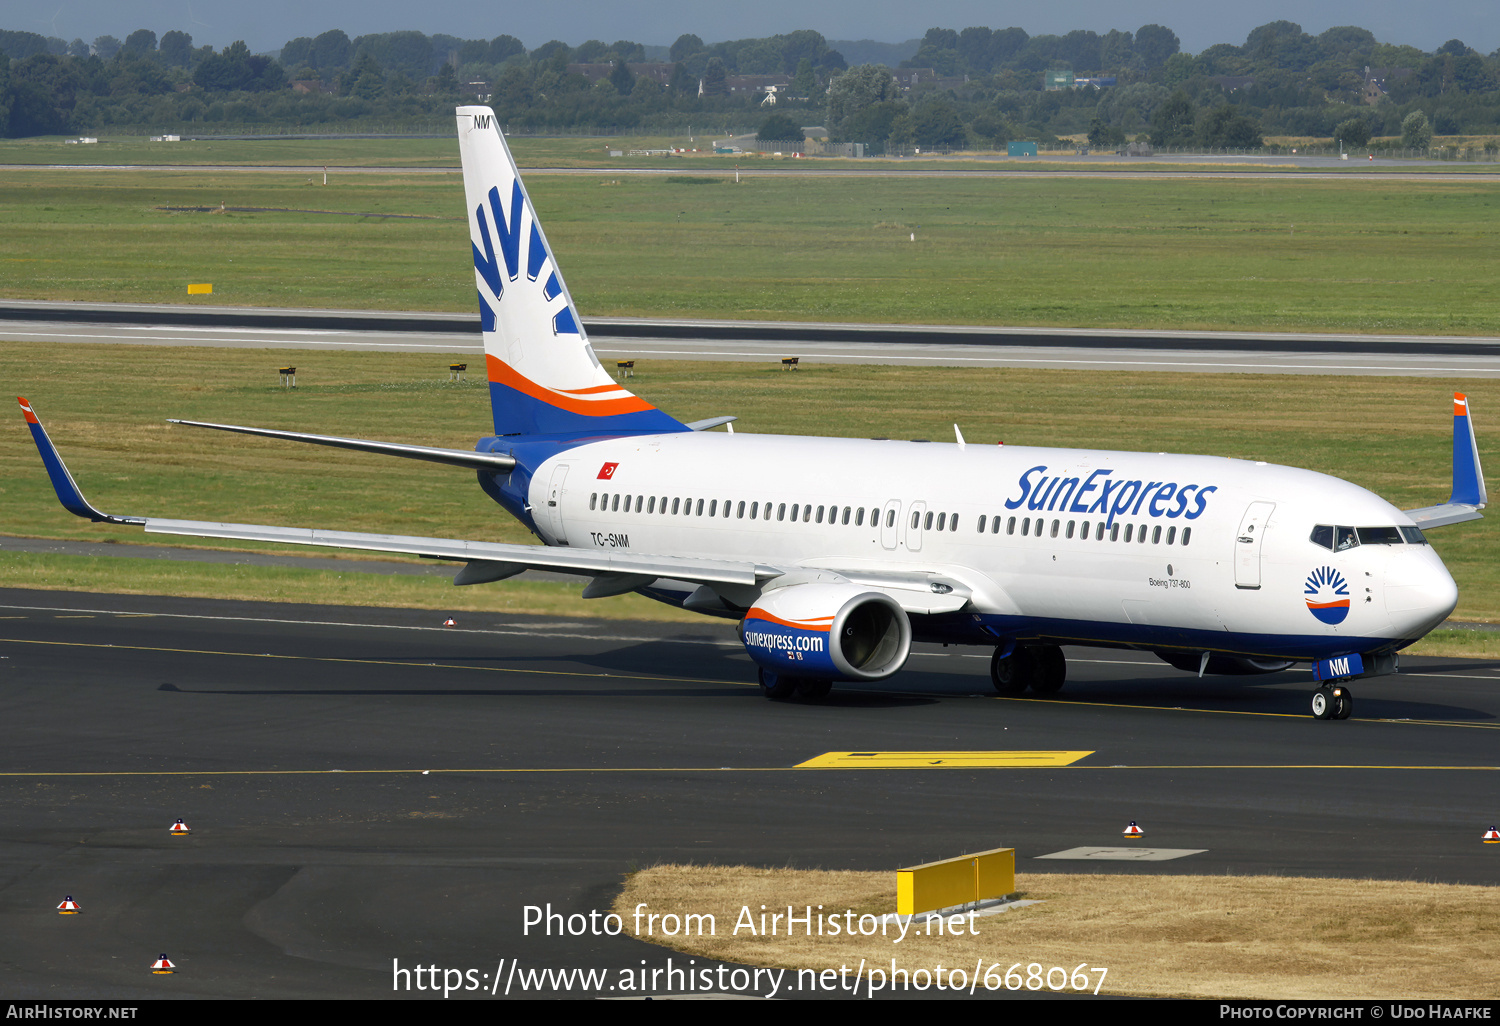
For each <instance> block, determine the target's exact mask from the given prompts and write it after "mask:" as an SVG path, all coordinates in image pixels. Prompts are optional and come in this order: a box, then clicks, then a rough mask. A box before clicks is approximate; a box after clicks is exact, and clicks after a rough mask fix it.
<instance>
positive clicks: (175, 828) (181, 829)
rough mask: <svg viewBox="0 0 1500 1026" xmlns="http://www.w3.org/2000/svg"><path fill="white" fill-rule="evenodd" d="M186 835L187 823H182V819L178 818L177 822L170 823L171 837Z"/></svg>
mask: <svg viewBox="0 0 1500 1026" xmlns="http://www.w3.org/2000/svg"><path fill="white" fill-rule="evenodd" d="M187 835H188V825H187V824H186V823H184V822H183V821H182V820H180V819H179V820H178V821H177V822H175V823H173V824H172V836H173V837H186V836H187Z"/></svg>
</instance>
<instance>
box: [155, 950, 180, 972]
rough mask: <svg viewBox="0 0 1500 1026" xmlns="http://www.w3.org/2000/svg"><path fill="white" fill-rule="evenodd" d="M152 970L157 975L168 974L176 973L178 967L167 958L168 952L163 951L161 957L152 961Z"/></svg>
mask: <svg viewBox="0 0 1500 1026" xmlns="http://www.w3.org/2000/svg"><path fill="white" fill-rule="evenodd" d="M151 971H152V972H153V973H155V974H156V975H157V976H166V975H167V974H168V973H175V972H176V971H177V967H176V966H175V965H173V964H172V963H171V962H169V961H168V960H167V953H166V952H165V951H163V952H162V953H161V957H160V958H158V959H157V960H156V961H155V962H152V963H151Z"/></svg>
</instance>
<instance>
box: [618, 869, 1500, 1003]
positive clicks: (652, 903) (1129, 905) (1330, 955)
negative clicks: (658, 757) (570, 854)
mask: <svg viewBox="0 0 1500 1026" xmlns="http://www.w3.org/2000/svg"><path fill="white" fill-rule="evenodd" d="M1016 884H1017V887H1018V889H1019V890H1020V891H1021V892H1022V894H1023V897H1026V898H1031V899H1041V900H1042V901H1043V902H1044V904H1040V905H1033V906H1030V907H1027V908H1021V909H1016V910H1013V911H1010V912H1006V913H1004V914H1001V915H995V916H988V917H985V918H981V919H978V920H977V925H976V929H977V932H978V936H972V937H970V936H937V935H934V936H930V937H929V936H921V935H917V934H916V932H915V931H913V932H912V933H910V934H908V936H907V937H906V939H905V940H904V941H902V942H901V943H894V936H890V937H884V938H882V937H880V936H878V935H876V936H873V937H858V936H856V937H854V938H852V939H851V938H848V937H845V936H839V937H829V936H824V937H818V936H812V937H806V936H801V935H800V930H801V928H800V927H799V928H798V930H799V935H798V936H793V937H787V936H785V935H784V931H783V934H782V935H781V936H775V937H769V936H750V935H749V934H748V933H747V931H744V930H741V931H740V934H739V936H735V935H734V933H733V928H734V925H735V923H736V921H737V919H738V917H739V915H740V910H741V908H742V907H748V908H749V909H750V910H751V912H752V914H753V915H755V916H757V917H758V916H759V915H760V910H761V906H762V905H765V906H766V907H767V912H768V913H769V912H771V911H775V910H777V909H780V910H781V911H782V912H783V913H784V912H785V909H786V906H787V905H791V906H793V908H794V909H795V910H796V911H797V914H799V915H800V914H802V910H803V909H804V907H805V906H809V905H810V906H812V907H813V910H814V914H816V913H817V911H818V906H819V905H822V906H823V912H824V914H825V915H827V914H832V913H838V914H839V915H841V916H842V914H843V912H844V910H846V909H849V910H853V912H854V913H855V916H856V918H857V917H858V916H859V915H860V914H863V913H866V912H868V913H873V914H882V913H885V912H891V911H894V910H895V875H894V873H890V872H847V871H843V872H839V871H821V870H799V869H759V868H754V867H745V866H680V865H664V866H654V867H652V868H650V869H646V870H643V871H641V872H639V873H635V874H633V875H632V876H631V877H630V878H629V880H628V881H627V882H626V885H625V889H624V890H623V891H622V892H621V894H620V897H619V898H618V899H617V900H616V902H615V911H616V912H618V913H619V914H620V916H621V917H622V918H623V919H624V921H625V928H626V930H627V931H629V930H631V923H632V914H633V912H634V910H635V908H636V905H637V903H639V902H645V903H646V904H647V905H648V907H649V911H651V912H657V913H669V912H675V913H677V914H679V915H685V914H687V913H699V914H702V913H712V914H713V915H714V916H715V935H714V936H711V937H709V936H705V937H701V938H700V937H676V938H670V937H663V936H654V937H647V936H644V935H643V936H642V937H641V939H643V940H650V941H654V942H656V943H660V944H663V945H665V946H667V947H670V948H673V949H675V950H678V951H682V952H686V953H689V954H692V955H695V956H701V957H708V958H715V959H720V960H723V961H732V962H740V963H746V964H751V965H758V966H775V967H783V968H787V969H816V970H824V969H839V968H840V967H849V970H848V971H851V972H852V971H854V968H855V967H857V966H858V965H859V963H860V960H861V959H864V960H865V964H866V965H867V966H879V967H884V968H886V969H887V970H889V967H890V966H891V961H892V959H894V960H895V962H896V965H897V966H898V967H900V968H904V969H907V970H915V969H920V968H926V969H928V970H929V971H933V970H934V969H935V967H936V966H937V965H939V964H941V965H942V966H944V967H945V972H946V971H947V970H949V969H951V968H965V967H966V968H967V971H968V972H970V973H972V972H973V969H974V966H975V964H976V962H978V963H981V964H983V965H984V966H985V968H986V969H988V968H989V967H990V966H991V965H998V966H999V973H1000V974H1002V975H1003V974H1004V973H1005V972H1006V970H1008V969H1009V968H1010V967H1011V966H1012V965H1014V964H1015V963H1017V962H1020V963H1023V965H1022V968H1021V969H1020V973H1022V974H1024V973H1026V971H1027V969H1026V967H1027V966H1028V965H1029V964H1030V963H1033V962H1035V963H1040V964H1041V965H1042V966H1043V967H1048V968H1050V967H1052V966H1061V967H1064V968H1066V969H1067V970H1069V972H1071V971H1072V970H1073V968H1074V967H1076V966H1078V965H1079V964H1080V963H1086V964H1087V965H1088V966H1094V967H1101V966H1102V967H1107V968H1108V969H1109V974H1108V976H1107V977H1106V978H1105V982H1104V987H1103V990H1102V991H1101V993H1109V994H1120V995H1134V996H1141V997H1199V998H1243V999H1253V998H1262V999H1269V998H1288V999H1297V998H1301V999H1312V998H1331V999H1350V998H1484V997H1491V996H1493V994H1494V989H1495V975H1494V967H1495V965H1496V964H1500V888H1493V887H1473V886H1461V885H1455V884H1435V883H1419V882H1411V881H1386V880H1326V879H1308V878H1298V877H1272V876H1263V877H1256V876H1252V877H1228V876H1224V877H1220V876H1155V875H1144V874H1129V875H1123V874H1122V875H1113V874H1061V873H1052V874H1044V873H1026V874H1017V876H1016ZM756 921H757V923H758V922H759V920H758V918H757V920H756ZM815 922H816V920H815ZM1093 978H1094V979H1097V974H1095V976H1094V977H1093Z"/></svg>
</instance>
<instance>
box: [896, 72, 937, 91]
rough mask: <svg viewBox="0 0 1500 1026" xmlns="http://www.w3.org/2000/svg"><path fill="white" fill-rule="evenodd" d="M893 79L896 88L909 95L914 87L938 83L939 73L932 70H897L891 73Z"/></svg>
mask: <svg viewBox="0 0 1500 1026" xmlns="http://www.w3.org/2000/svg"><path fill="white" fill-rule="evenodd" d="M891 78H892V79H893V80H894V81H895V83H896V88H898V89H900V90H901V91H902V92H904V93H909V92H911V89H912V86H917V85H922V84H923V83H933V82H936V81H937V72H936V71H934V70H933V69H931V68H897V69H896V70H895V71H893V72H891Z"/></svg>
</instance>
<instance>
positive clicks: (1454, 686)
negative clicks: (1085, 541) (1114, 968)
mask: <svg viewBox="0 0 1500 1026" xmlns="http://www.w3.org/2000/svg"><path fill="white" fill-rule="evenodd" d="M603 601H608V600H603ZM441 619H442V615H441V614H439V613H433V612H431V611H402V610H382V609H350V608H336V607H314V606H294V605H277V604H257V603H244V602H229V601H223V602H212V601H203V600H197V599H171V598H145V597H126V596H109V595H92V594H84V593H67V592H36V591H15V590H10V591H0V674H3V678H4V680H5V681H6V687H5V689H4V690H3V692H0V722H3V723H4V724H5V725H6V737H7V742H8V743H7V745H6V746H5V747H4V749H3V750H0V810H3V812H0V964H4V965H5V966H6V967H7V980H8V983H9V986H8V988H7V989H8V990H9V991H10V994H9V996H12V997H26V998H42V997H52V998H67V997H73V998H79V997H103V996H110V997H121V998H135V997H146V996H157V995H160V994H163V993H171V994H174V995H194V996H209V995H222V996H240V997H249V996H266V997H270V996H275V997H313V996H346V997H366V998H379V997H385V996H387V995H389V994H390V993H391V991H390V987H391V967H392V959H400V960H401V963H402V964H403V965H407V964H416V963H419V962H420V963H421V964H424V965H425V964H438V965H442V966H451V967H459V968H464V969H467V968H474V969H475V970H477V971H479V972H494V971H495V969H494V966H495V965H496V963H497V960H498V959H500V958H507V959H508V958H520V959H521V960H522V962H523V964H524V965H525V966H527V967H533V968H534V967H557V968H561V967H578V966H585V967H588V966H592V967H603V968H610V967H614V968H630V967H635V966H639V965H640V964H641V960H643V959H644V960H646V961H647V962H648V963H649V964H650V965H652V966H657V965H661V964H664V963H665V959H666V957H667V952H665V951H664V950H663V949H660V948H655V947H650V946H647V945H645V944H643V943H641V942H639V941H635V940H632V939H627V938H623V937H622V938H595V937H587V936H586V937H561V938H560V937H553V938H550V939H549V938H545V937H537V936H531V937H523V936H522V933H521V929H522V909H523V907H524V906H526V905H529V904H535V905H545V904H547V903H551V904H552V906H553V908H554V910H558V911H563V912H565V913H572V912H585V913H586V912H588V911H589V910H590V909H594V908H598V909H603V908H605V907H607V906H608V904H609V902H610V901H611V899H612V897H613V894H614V893H615V890H616V888H617V887H618V886H619V883H620V881H621V878H622V876H623V874H625V873H627V872H629V871H630V870H631V869H632V868H633V867H637V866H644V865H650V864H653V863H656V862H659V861H675V862H716V863H750V864H757V865H794V866H809V867H814V866H815V867H824V868H835V869H846V868H847V869H875V870H894V869H895V868H897V867H898V866H902V865H910V864H913V863H918V862H922V861H926V860H929V859H934V858H939V857H946V856H950V855H955V854H959V853H962V852H964V851H973V850H977V849H982V848H990V847H996V846H1002V845H1003V846H1014V847H1015V848H1016V849H1017V853H1018V869H1019V870H1021V871H1033V872H1035V871H1038V870H1039V869H1044V870H1045V871H1047V872H1090V871H1107V872H1117V871H1127V872H1152V873H1214V874H1218V873H1235V874H1249V873H1256V874H1263V873H1276V874H1292V875H1298V874H1302V875H1315V876H1338V877H1375V878H1384V879H1410V878H1420V879H1424V880H1438V881H1450V882H1459V883H1480V884H1490V885H1493V884H1496V883H1497V882H1500V863H1497V862H1496V860H1495V858H1494V855H1495V852H1494V849H1493V847H1489V846H1485V845H1482V844H1481V843H1480V835H1481V833H1482V832H1483V831H1484V829H1485V828H1486V827H1488V826H1489V825H1490V823H1491V822H1493V821H1494V820H1495V819H1497V818H1500V810H1497V807H1496V800H1495V795H1496V793H1497V791H1496V787H1495V781H1496V773H1497V772H1500V759H1497V757H1496V754H1495V753H1496V751H1497V750H1500V747H1497V744H1496V742H1497V735H1496V731H1497V730H1500V718H1497V714H1500V666H1497V665H1496V664H1494V663H1490V662H1483V661H1459V660H1440V659H1424V658H1409V659H1407V660H1405V662H1404V665H1403V667H1402V669H1403V672H1402V673H1401V674H1400V675H1397V676H1392V677H1385V678H1377V679H1373V680H1368V681H1357V682H1355V684H1354V686H1353V687H1354V692H1355V695H1356V701H1355V711H1354V718H1353V719H1351V720H1348V721H1344V722H1327V721H1315V720H1313V719H1311V718H1310V717H1309V716H1308V715H1307V712H1306V703H1307V697H1308V695H1309V693H1310V691H1311V685H1310V682H1309V681H1308V680H1307V675H1306V673H1305V671H1302V672H1296V671H1293V672H1288V673H1283V674H1275V675H1271V676H1266V677H1250V678H1225V677H1221V678H1204V679H1202V680H1200V679H1197V678H1195V677H1193V676H1192V675H1191V674H1186V673H1180V672H1178V671H1174V670H1172V669H1170V668H1169V667H1167V666H1166V665H1165V664H1162V663H1160V662H1158V661H1157V660H1155V659H1154V658H1153V657H1151V656H1149V655H1147V654H1144V653H1132V652H1113V651H1106V650H1091V649H1069V650H1068V656H1069V684H1068V687H1067V689H1066V691H1065V692H1064V694H1063V695H1062V696H1058V697H1056V698H1050V699H1029V698H1020V699H1007V698H1000V697H997V696H996V695H994V694H993V692H992V691H991V689H990V686H989V681H988V673H987V667H988V664H987V653H983V652H979V651H974V650H967V649H943V648H941V647H935V646H919V647H918V651H916V652H915V653H914V654H913V656H912V658H911V660H910V662H909V663H908V667H907V669H906V670H904V671H902V672H901V673H900V674H898V675H897V676H895V677H894V678H892V679H891V680H889V681H886V682H883V683H879V684H874V685H861V686H857V687H855V686H844V687H840V688H837V689H836V690H835V691H834V692H833V694H832V695H831V696H830V698H829V699H828V700H826V701H824V702H822V703H819V704H813V705H805V704H798V703H770V702H767V701H766V700H765V699H763V698H762V697H761V695H760V693H759V690H758V688H756V687H755V686H753V685H752V684H750V683H749V682H750V681H751V680H752V679H753V672H752V667H751V664H750V662H749V660H748V659H747V658H746V656H745V654H744V651H743V649H742V647H741V646H739V645H738V643H737V642H736V641H735V639H734V635H733V625H732V624H730V623H727V622H717V621H711V620H705V621H704V622H703V623H702V624H689V625H668V624H645V623H630V622H620V621H606V620H584V619H577V620H558V619H555V618H553V619H542V618H535V617H519V616H509V615H500V614H475V613H470V614H461V615H460V616H459V624H458V626H457V627H456V628H442V627H440V626H439V624H440V623H441ZM976 750H979V751H1037V750H1087V751H1089V752H1091V753H1093V754H1091V755H1088V756H1086V757H1085V758H1083V759H1081V760H1080V761H1078V762H1077V763H1075V764H1074V765H1072V766H1068V767H1062V768H1055V767H1054V768H1038V769H969V768H944V767H943V766H941V765H933V766H929V767H928V768H921V769H916V768H911V769H799V768H797V766H798V764H800V763H802V762H805V761H807V760H809V759H811V758H813V757H815V756H818V755H821V754H823V753H826V752H833V751H875V752H888V751H930V752H944V751H976ZM179 816H180V817H182V818H184V819H185V820H186V822H187V823H188V825H189V826H190V827H192V833H191V834H190V835H189V836H188V837H185V838H177V837H172V836H170V835H169V833H168V827H169V826H170V825H171V823H172V821H173V820H174V819H175V818H177V817H179ZM1131 820H1135V821H1137V822H1139V823H1140V824H1141V826H1142V827H1143V828H1144V829H1145V831H1146V842H1147V843H1148V844H1150V845H1152V846H1158V847H1165V848H1181V849H1206V850H1204V851H1202V853H1201V854H1196V855H1192V856H1189V857H1185V858H1182V859H1177V860H1174V861H1169V862H1155V863H1148V864H1131V863H1118V862H1113V863H1108V864H1103V865H1101V864H1099V863H1094V862H1087V861H1083V862H1070V861H1055V860H1047V861H1042V862H1038V861H1035V859H1036V858H1037V857H1038V856H1041V855H1046V854H1051V853H1055V852H1059V851H1064V850H1066V849H1069V848H1075V847H1079V846H1089V845H1102V846H1111V845H1113V846H1118V845H1119V844H1120V843H1121V841H1120V831H1121V830H1122V829H1123V828H1124V826H1125V824H1126V823H1127V822H1129V821H1131ZM893 886H894V876H893ZM68 894H71V895H72V896H73V897H74V898H75V899H76V900H77V901H79V903H80V904H81V905H82V906H83V908H84V915H82V916H78V917H67V916H59V915H57V913H56V911H55V906H56V905H57V903H58V902H60V901H61V900H62V898H63V896H64V895H68ZM162 951H165V952H167V953H168V955H169V957H171V958H172V959H173V960H174V961H175V962H178V964H179V965H180V966H181V968H182V972H181V973H179V974H178V975H176V976H173V977H165V978H158V977H153V976H151V974H150V973H149V972H148V971H147V969H148V967H149V964H150V962H151V960H152V959H154V958H155V957H156V956H157V954H158V953H159V952H162ZM1080 957H1086V955H1084V956H1080ZM413 996H416V995H413ZM423 996H425V995H423ZM513 996H514V995H513Z"/></svg>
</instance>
